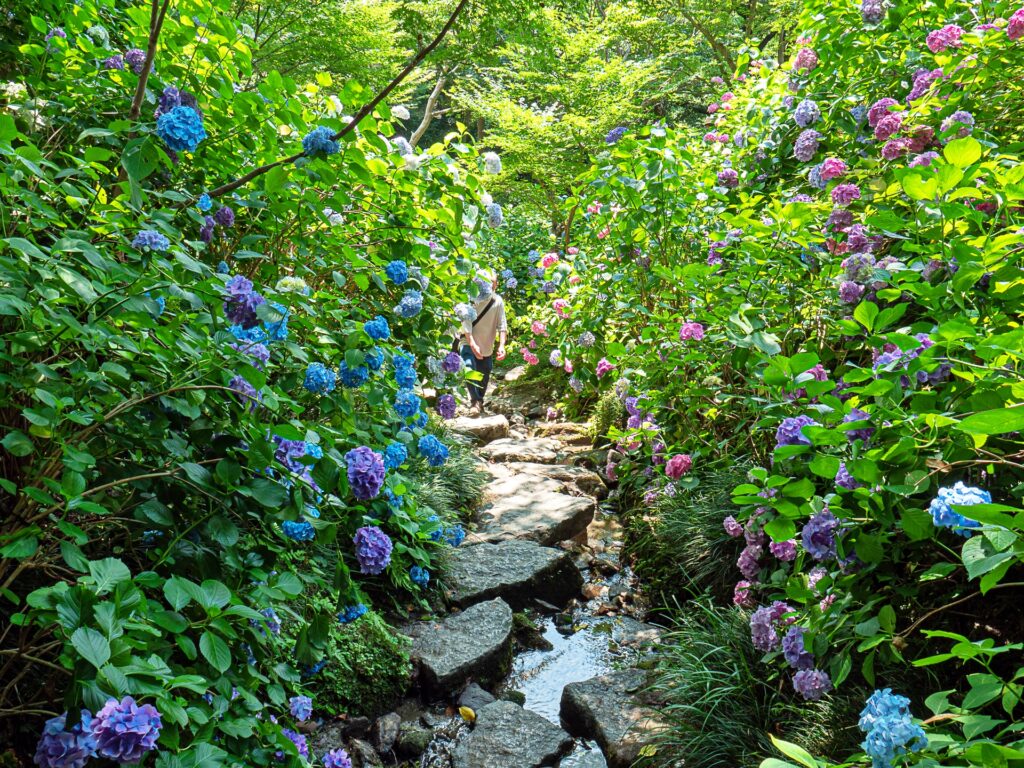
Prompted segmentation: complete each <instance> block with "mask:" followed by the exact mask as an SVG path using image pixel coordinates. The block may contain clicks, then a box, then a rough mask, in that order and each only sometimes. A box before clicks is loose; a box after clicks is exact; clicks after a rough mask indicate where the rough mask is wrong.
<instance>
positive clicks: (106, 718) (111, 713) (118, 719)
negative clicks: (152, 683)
mask: <svg viewBox="0 0 1024 768" xmlns="http://www.w3.org/2000/svg"><path fill="white" fill-rule="evenodd" d="M162 727H163V723H161V721H160V713H159V712H158V711H157V709H156V707H154V706H153V705H152V704H142V705H139V704H137V703H136V701H135V699H133V698H132V697H131V696H125V697H124V698H123V699H121V701H118V700H117V699H108V700H107V703H106V704H105V705H104V706H103V708H102V709H101V710H100V711H99V712H97V713H96V716H95V718H93V721H92V734H93V736H94V737H95V739H96V751H97V753H98V754H99V755H100V756H101V757H106V758H109V759H111V760H113V761H114V762H116V763H121V764H122V765H124V764H128V763H137V762H139V761H140V760H141V759H142V756H143V755H144V754H145V753H146V752H149V751H150V750H152V749H155V748H156V741H157V739H158V738H159V737H160V729H161V728H162Z"/></svg>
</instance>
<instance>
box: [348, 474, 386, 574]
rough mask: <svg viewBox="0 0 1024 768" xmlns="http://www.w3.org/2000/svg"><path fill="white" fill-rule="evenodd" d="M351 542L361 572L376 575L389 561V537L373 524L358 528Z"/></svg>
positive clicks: (381, 571) (382, 570)
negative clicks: (354, 546) (354, 548)
mask: <svg viewBox="0 0 1024 768" xmlns="http://www.w3.org/2000/svg"><path fill="white" fill-rule="evenodd" d="M382 471H383V469H382ZM352 543H353V544H355V545H356V560H358V561H359V571H360V572H361V573H365V574H368V575H370V576H378V575H380V574H381V573H383V572H384V569H385V568H387V567H388V563H390V562H391V549H392V547H393V545H392V543H391V538H390V537H389V536H388V535H387V534H386V533H384V531H382V530H381V529H380V528H378V527H377V526H375V525H366V526H363V527H362V528H359V529H358V530H357V531H356V535H355V536H353V537H352Z"/></svg>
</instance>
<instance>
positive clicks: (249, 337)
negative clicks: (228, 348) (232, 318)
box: [228, 324, 269, 344]
mask: <svg viewBox="0 0 1024 768" xmlns="http://www.w3.org/2000/svg"><path fill="white" fill-rule="evenodd" d="M228 330H229V331H231V335H232V336H234V337H235V338H236V339H238V340H239V341H249V342H252V343H254V344H262V343H263V342H265V341H269V339H268V338H267V332H266V331H264V330H263V329H262V328H260V327H259V326H258V325H254V326H253V327H252V328H243V327H242V326H241V325H240V324H235V325H232V326H231V327H230V328H228Z"/></svg>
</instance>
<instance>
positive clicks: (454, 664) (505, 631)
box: [403, 598, 512, 698]
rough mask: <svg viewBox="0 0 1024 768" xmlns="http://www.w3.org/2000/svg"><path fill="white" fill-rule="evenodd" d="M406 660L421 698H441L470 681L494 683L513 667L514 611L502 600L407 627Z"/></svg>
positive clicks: (404, 630) (474, 606) (487, 602)
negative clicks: (410, 663)
mask: <svg viewBox="0 0 1024 768" xmlns="http://www.w3.org/2000/svg"><path fill="white" fill-rule="evenodd" d="M403 632H404V633H405V634H406V635H408V637H409V638H410V639H411V640H412V648H411V651H410V656H411V657H412V659H413V661H414V663H415V664H416V666H417V669H418V671H419V683H420V687H421V689H422V690H423V692H424V694H426V695H427V696H429V697H435V698H441V697H444V696H447V695H448V694H450V693H452V692H453V691H455V690H457V689H458V688H460V687H461V686H462V685H463V684H465V683H466V681H467V680H469V679H470V678H472V679H473V680H476V681H477V682H480V683H483V684H488V683H494V682H497V681H498V680H500V679H501V678H503V677H504V676H505V675H507V674H508V671H509V668H510V666H511V663H512V609H511V608H510V607H509V605H508V603H506V602H505V601H504V600H501V599H498V598H496V599H494V600H488V601H486V602H481V603H477V604H476V605H473V606H471V607H469V608H467V609H466V610H464V611H462V612H461V613H455V614H452V615H451V616H449V617H448V618H446V619H444V620H443V621H427V622H420V623H417V624H411V625H408V626H406V627H405V628H404V629H403Z"/></svg>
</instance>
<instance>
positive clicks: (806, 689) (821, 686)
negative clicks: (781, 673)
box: [793, 669, 832, 701]
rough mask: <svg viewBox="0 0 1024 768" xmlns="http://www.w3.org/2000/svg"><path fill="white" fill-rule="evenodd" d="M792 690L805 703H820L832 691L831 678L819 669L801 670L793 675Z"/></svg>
mask: <svg viewBox="0 0 1024 768" xmlns="http://www.w3.org/2000/svg"><path fill="white" fill-rule="evenodd" d="M793 688H794V689H795V690H796V692H797V693H799V694H800V695H801V696H803V697H804V699H805V700H807V701H820V700H821V699H823V698H824V697H825V694H827V693H828V692H829V691H831V690H832V678H830V677H829V676H828V673H826V672H822V671H821V670H820V669H801V670H800V671H799V672H797V673H796V674H795V675H793Z"/></svg>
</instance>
